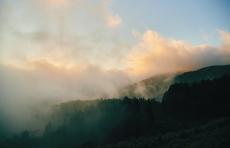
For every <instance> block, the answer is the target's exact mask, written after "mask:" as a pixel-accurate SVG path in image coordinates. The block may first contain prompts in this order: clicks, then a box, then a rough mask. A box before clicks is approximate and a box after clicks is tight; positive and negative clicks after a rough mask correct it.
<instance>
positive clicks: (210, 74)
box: [174, 65, 230, 83]
mask: <svg viewBox="0 0 230 148" xmlns="http://www.w3.org/2000/svg"><path fill="white" fill-rule="evenodd" d="M223 75H230V65H219V66H209V67H205V68H201V69H199V70H195V71H191V72H185V73H183V74H180V75H177V76H176V77H175V79H174V82H175V83H191V82H199V81H202V80H212V79H215V78H219V77H221V76H223Z"/></svg>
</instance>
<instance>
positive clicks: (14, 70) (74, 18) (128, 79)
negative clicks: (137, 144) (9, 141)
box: [0, 0, 230, 126]
mask: <svg viewBox="0 0 230 148" xmlns="http://www.w3.org/2000/svg"><path fill="white" fill-rule="evenodd" d="M229 7H230V2H229V0H173V1H170V0H141V1H140V0H20V1H19V0H0V88H1V89H0V94H1V96H0V111H1V112H2V114H4V113H6V114H11V116H14V117H15V116H16V113H23V112H22V111H21V109H22V108H23V109H26V107H25V106H26V105H28V104H34V102H36V103H37V102H49V101H51V102H52V101H54V102H59V101H61V102H63V101H68V100H73V99H95V98H101V97H113V96H116V93H117V90H118V89H120V88H122V87H124V86H126V85H128V84H132V83H133V82H135V81H139V80H142V79H145V78H148V77H151V76H154V75H159V74H164V73H176V72H183V71H188V70H193V69H197V68H201V67H204V66H210V65H223V64H229V63H230V33H229V32H230V19H229V14H230V8H229ZM25 102H27V103H25ZM28 102H29V103H28ZM19 106H20V107H19ZM12 108H14V110H13V111H11V112H9V111H7V110H11V109H12ZM20 111H21V112H20ZM0 115H1V114H0ZM4 116H6V115H4ZM25 118H27V117H26V116H25ZM19 125H20V124H18V126H19ZM21 125H23V124H21Z"/></svg>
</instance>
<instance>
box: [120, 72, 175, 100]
mask: <svg viewBox="0 0 230 148" xmlns="http://www.w3.org/2000/svg"><path fill="white" fill-rule="evenodd" d="M173 78H174V75H173V74H168V75H159V76H154V77H150V78H148V79H145V80H142V81H140V82H137V83H135V84H132V85H129V86H127V87H125V88H123V89H121V90H120V96H130V97H144V98H155V99H156V100H160V99H161V97H162V96H163V94H164V93H165V91H166V90H167V89H168V88H169V86H170V85H171V82H172V81H173Z"/></svg>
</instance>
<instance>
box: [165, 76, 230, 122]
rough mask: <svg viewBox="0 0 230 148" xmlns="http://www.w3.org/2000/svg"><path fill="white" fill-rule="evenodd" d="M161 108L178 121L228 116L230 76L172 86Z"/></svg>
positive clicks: (229, 111) (229, 107)
mask: <svg viewBox="0 0 230 148" xmlns="http://www.w3.org/2000/svg"><path fill="white" fill-rule="evenodd" d="M163 106H164V109H165V110H167V112H168V113H170V115H174V116H176V117H178V118H180V119H201V118H213V117H220V116H229V115H230V76H228V75H225V76H223V77H221V78H218V79H214V80H205V81H201V82H197V83H181V84H174V85H172V86H171V87H170V88H169V90H168V91H167V92H166V93H165V95H164V97H163Z"/></svg>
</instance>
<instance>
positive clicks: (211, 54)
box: [125, 30, 230, 78]
mask: <svg viewBox="0 0 230 148" xmlns="http://www.w3.org/2000/svg"><path fill="white" fill-rule="evenodd" d="M221 37H222V38H223V45H221V46H219V47H214V46H210V45H205V44H203V45H192V44H190V43H188V42H185V41H182V40H175V39H167V38H164V37H162V36H161V35H160V34H159V33H157V32H155V31H152V30H148V31H146V32H145V33H144V34H143V36H142V38H141V39H140V41H139V42H138V43H137V45H135V46H134V47H133V49H132V50H131V52H130V53H129V55H128V56H127V59H126V60H125V63H127V67H128V72H129V73H130V75H133V76H136V77H139V78H143V77H148V76H152V75H156V74H162V73H171V72H181V71H186V70H192V69H195V68H200V67H203V66H208V65H216V64H229V62H230V61H229V59H230V54H229V52H230V48H229V43H230V37H229V33H227V32H223V31H222V32H221Z"/></svg>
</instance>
